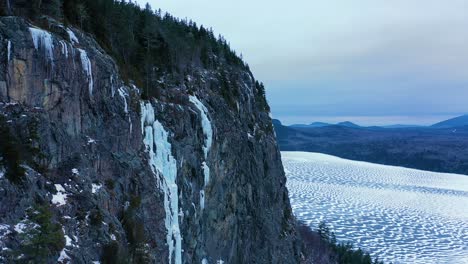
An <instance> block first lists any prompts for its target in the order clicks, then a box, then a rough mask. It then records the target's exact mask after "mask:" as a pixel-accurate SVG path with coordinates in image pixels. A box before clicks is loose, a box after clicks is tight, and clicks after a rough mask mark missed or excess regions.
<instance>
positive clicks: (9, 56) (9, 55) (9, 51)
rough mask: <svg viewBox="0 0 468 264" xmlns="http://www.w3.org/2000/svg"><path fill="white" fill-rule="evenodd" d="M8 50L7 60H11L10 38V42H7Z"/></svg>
mask: <svg viewBox="0 0 468 264" xmlns="http://www.w3.org/2000/svg"><path fill="white" fill-rule="evenodd" d="M7 50H8V55H7V61H8V62H10V58H11V41H9V40H8V44H7Z"/></svg>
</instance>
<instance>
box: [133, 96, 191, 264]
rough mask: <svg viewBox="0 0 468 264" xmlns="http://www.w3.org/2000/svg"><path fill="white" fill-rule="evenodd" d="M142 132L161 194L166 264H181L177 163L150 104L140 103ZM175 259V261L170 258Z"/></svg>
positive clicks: (165, 133) (166, 133) (166, 136)
mask: <svg viewBox="0 0 468 264" xmlns="http://www.w3.org/2000/svg"><path fill="white" fill-rule="evenodd" d="M140 106H141V128H142V133H143V143H144V144H145V146H146V151H147V152H148V154H149V161H148V162H149V165H150V167H151V170H152V171H153V174H154V176H155V177H156V179H157V182H158V187H159V188H160V189H161V190H162V191H163V193H164V210H165V212H166V218H165V226H166V229H167V236H166V242H167V245H168V246H169V263H173V261H172V259H174V263H176V264H180V263H182V238H181V233H180V227H179V217H178V213H179V199H178V189H177V184H176V178H177V161H176V160H175V158H174V156H172V151H171V149H172V146H171V144H170V143H169V141H168V138H169V134H168V132H167V131H166V130H165V129H164V127H163V126H162V124H161V123H160V122H159V121H158V120H156V118H155V114H154V108H153V106H152V105H151V103H149V102H141V103H140ZM173 257H174V258H173Z"/></svg>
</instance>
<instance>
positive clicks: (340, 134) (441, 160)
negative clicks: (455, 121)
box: [273, 120, 468, 175]
mask: <svg viewBox="0 0 468 264" xmlns="http://www.w3.org/2000/svg"><path fill="white" fill-rule="evenodd" d="M273 124H274V128H275V131H276V139H277V141H278V143H279V145H280V149H281V150H282V151H308V152H319V153H325V154H330V155H334V156H338V157H341V158H346V159H352V160H360V161H367V162H373V163H380V164H385V165H395V166H402V167H407V168H415V169H422V170H429V171H439V172H449V173H460V174H465V175H468V151H466V150H467V149H468V126H465V127H457V128H438V129H434V128H432V127H424V126H423V127H418V126H410V127H404V126H405V125H398V126H397V127H394V128H384V127H359V126H358V127H355V126H352V124H348V123H345V122H344V124H341V125H329V126H324V127H291V126H284V125H281V122H279V121H276V120H275V121H274V122H273ZM356 126H357V125H356Z"/></svg>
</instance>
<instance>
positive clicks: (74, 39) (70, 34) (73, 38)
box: [67, 28, 80, 44]
mask: <svg viewBox="0 0 468 264" xmlns="http://www.w3.org/2000/svg"><path fill="white" fill-rule="evenodd" d="M67 33H68V38H70V42H71V43H72V44H75V43H77V44H79V43H80V41H79V40H78V38H77V37H76V35H75V33H74V32H73V31H72V30H71V29H69V28H67Z"/></svg>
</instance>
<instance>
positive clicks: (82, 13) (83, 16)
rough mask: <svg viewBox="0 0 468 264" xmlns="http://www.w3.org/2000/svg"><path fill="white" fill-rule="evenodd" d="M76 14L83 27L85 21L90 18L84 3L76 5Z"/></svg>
mask: <svg viewBox="0 0 468 264" xmlns="http://www.w3.org/2000/svg"><path fill="white" fill-rule="evenodd" d="M76 15H77V17H78V21H79V22H80V28H83V23H84V22H85V21H86V20H87V19H88V18H89V15H88V11H87V10H86V7H85V6H84V5H83V4H77V5H76Z"/></svg>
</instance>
